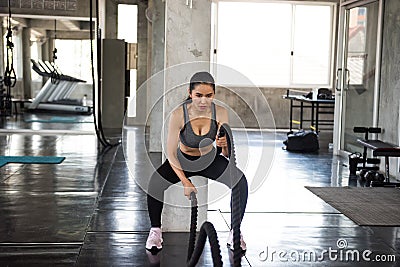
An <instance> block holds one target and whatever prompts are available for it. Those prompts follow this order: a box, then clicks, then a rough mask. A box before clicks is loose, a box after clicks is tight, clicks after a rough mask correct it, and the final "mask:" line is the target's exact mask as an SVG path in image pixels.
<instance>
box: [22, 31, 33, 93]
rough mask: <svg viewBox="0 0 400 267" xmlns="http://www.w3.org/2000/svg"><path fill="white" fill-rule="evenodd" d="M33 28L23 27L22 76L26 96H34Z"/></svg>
mask: <svg viewBox="0 0 400 267" xmlns="http://www.w3.org/2000/svg"><path fill="white" fill-rule="evenodd" d="M31 70H32V63H31V28H23V29H22V77H23V88H24V95H23V97H24V98H32V90H31V88H32V73H31Z"/></svg>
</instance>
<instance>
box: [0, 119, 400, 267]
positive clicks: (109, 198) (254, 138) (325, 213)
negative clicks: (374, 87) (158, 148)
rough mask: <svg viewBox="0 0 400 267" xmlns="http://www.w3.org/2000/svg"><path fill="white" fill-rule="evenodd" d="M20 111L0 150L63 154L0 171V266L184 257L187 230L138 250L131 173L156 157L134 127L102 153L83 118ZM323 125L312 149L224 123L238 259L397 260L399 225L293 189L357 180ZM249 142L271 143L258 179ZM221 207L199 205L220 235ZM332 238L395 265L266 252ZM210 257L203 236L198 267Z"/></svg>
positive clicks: (142, 226) (172, 262)
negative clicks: (289, 146) (294, 149)
mask: <svg viewBox="0 0 400 267" xmlns="http://www.w3.org/2000/svg"><path fill="white" fill-rule="evenodd" d="M25 116H26V117H25V120H24V117H23V116H20V117H19V118H18V119H15V118H10V119H7V120H3V122H2V125H1V126H2V127H1V128H2V129H3V130H1V131H0V144H1V148H0V149H1V152H0V154H1V155H46V156H64V157H66V159H65V160H64V162H63V163H61V164H58V165H49V164H47V165H46V164H43V165H40V164H7V165H6V166H4V167H2V168H0V266H74V265H75V266H185V259H186V249H187V245H186V244H187V239H188V234H187V233H164V249H163V250H162V252H161V253H159V254H158V255H156V256H153V255H151V254H149V253H146V250H145V249H144V243H145V240H146V238H147V231H148V228H149V219H148V216H147V208H146V198H145V194H144V193H143V191H142V190H141V188H140V187H139V186H138V185H137V183H136V182H139V184H143V185H144V184H145V183H143V181H145V180H146V178H148V177H149V175H150V174H151V172H152V166H151V163H150V162H151V160H152V161H153V162H156V163H155V165H157V164H159V162H160V158H159V155H157V154H151V155H150V157H151V160H150V159H149V157H148V156H147V153H146V152H145V150H144V144H145V142H146V140H145V134H144V131H143V128H129V129H128V130H127V131H128V132H129V133H130V137H131V138H130V141H129V142H126V140H125V139H124V140H123V141H124V142H123V145H121V146H118V147H115V148H112V149H108V150H104V149H102V148H101V147H100V146H98V144H97V142H96V138H95V135H94V134H93V124H91V123H87V121H90V119H91V118H90V117H80V116H78V121H80V122H79V123H68V124H67V123H66V124H59V123H39V122H26V120H27V118H31V119H32V118H34V119H37V118H43V117H44V116H45V115H28V114H26V115H25ZM32 129H33V130H35V131H33V130H32ZM330 134H331V133H322V134H321V149H320V151H319V153H317V154H307V155H305V154H294V153H288V152H286V151H284V150H282V149H281V144H282V140H283V139H284V138H285V135H284V134H283V133H282V134H277V136H276V138H275V136H274V135H272V134H271V133H267V134H266V135H267V136H268V138H267V139H266V140H264V141H263V140H261V139H260V138H259V137H260V135H259V134H257V133H256V132H251V131H250V132H247V133H245V132H242V131H235V138H236V143H237V152H238V164H239V166H241V168H242V169H244V172H245V173H246V175H247V177H248V179H249V184H250V185H251V186H250V188H251V194H250V195H249V201H248V207H247V210H246V215H245V218H244V220H243V224H242V232H243V234H244V236H245V239H246V242H247V244H248V251H247V254H246V257H243V258H242V265H243V266H378V265H379V266H400V263H399V261H400V258H399V249H400V241H399V240H400V239H399V237H400V228H398V227H360V226H357V225H356V224H355V223H353V222H352V221H351V220H350V219H348V218H347V217H345V216H344V215H342V214H341V213H339V212H338V211H336V210H335V209H333V208H332V207H330V206H329V205H327V204H326V203H325V202H323V201H322V200H321V199H319V198H318V197H316V196H314V195H313V194H312V193H310V192H309V191H308V190H307V189H305V188H304V186H347V185H352V186H358V183H357V181H354V180H350V179H349V177H348V169H347V167H345V166H344V165H343V163H342V161H341V160H340V159H339V158H336V157H334V156H333V155H332V153H331V151H329V150H328V142H329V139H330ZM124 136H126V135H125V134H124ZM132 140H134V141H132ZM132 142H133V143H132ZM261 147H267V148H268V149H272V150H268V151H269V152H271V151H272V152H273V153H272V152H271V153H268V155H267V156H266V157H265V158H262V159H261V161H259V162H263V163H264V164H266V165H267V166H263V167H265V169H263V170H264V174H265V173H267V174H268V176H266V179H263V180H262V183H261V182H260V181H256V179H255V178H253V176H254V177H255V175H253V172H254V169H255V168H256V167H255V164H256V165H257V164H258V165H260V163H257V161H255V160H254V158H252V157H253V156H255V155H257V153H259V152H260V148H261ZM246 149H248V151H246ZM249 155H250V156H249ZM272 155H273V157H272ZM125 156H127V158H128V159H129V160H128V162H126V160H125V158H126V157H125ZM269 163H270V164H269ZM260 184H261V185H260ZM366 205H367V204H366ZM229 212H230V209H229V196H225V197H223V198H222V199H219V200H218V201H215V202H213V203H212V204H210V205H209V212H208V220H209V221H211V222H212V223H213V224H214V226H215V227H216V229H217V232H218V236H219V240H220V243H221V244H224V243H225V240H226V238H227V235H228V228H227V226H226V221H228V223H229V218H230V213H229ZM338 239H345V240H346V241H347V242H348V246H349V248H352V249H357V250H359V251H364V250H371V251H372V252H373V253H374V255H376V254H385V255H396V262H391V263H386V264H383V263H380V264H378V263H377V262H366V261H362V260H360V261H349V262H345V261H343V260H340V259H337V260H330V259H329V258H327V256H326V255H325V256H326V257H325V258H324V260H323V261H320V262H307V261H299V260H297V261H294V262H293V261H288V262H284V261H282V260H279V259H278V258H277V254H276V253H278V252H279V251H286V252H288V253H289V252H292V253H299V252H307V251H308V252H310V251H316V252H321V251H322V250H323V249H329V248H332V249H335V248H337V246H336V242H337V241H338ZM221 250H222V258H223V261H224V266H229V265H230V262H231V256H232V255H231V253H230V252H229V251H228V249H227V248H226V246H224V245H222V246H221ZM267 252H268V254H266V253H267ZM272 252H276V253H275V254H272ZM265 255H268V258H267V259H265ZM293 255H294V256H296V255H297V254H292V256H293ZM272 257H275V258H272ZM293 259H294V258H293ZM211 265H212V261H211V252H210V249H209V247H208V245H207V246H206V249H205V252H204V253H203V256H202V258H201V260H200V262H199V264H198V266H211Z"/></svg>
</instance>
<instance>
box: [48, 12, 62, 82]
mask: <svg viewBox="0 0 400 267" xmlns="http://www.w3.org/2000/svg"><path fill="white" fill-rule="evenodd" d="M56 39H57V20H54V41H56ZM56 59H57V48H56V47H54V49H53V63H52V64H50V65H51V66H52V67H53V69H52V71H51V75H50V77H51V78H50V82H51V83H52V84H59V83H60V76H61V75H60V73H59V72H58V71H57V69H56Z"/></svg>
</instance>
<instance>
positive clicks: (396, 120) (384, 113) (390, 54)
mask: <svg viewBox="0 0 400 267" xmlns="http://www.w3.org/2000/svg"><path fill="white" fill-rule="evenodd" d="M399 40H400V1H398V0H386V1H385V14H384V29H383V47H382V69H381V90H380V103H379V106H380V110H379V121H378V125H379V126H381V127H382V128H383V130H384V133H383V134H382V139H383V140H385V141H387V142H391V143H394V144H400V134H399V132H400V112H399V109H400V47H399ZM390 163H391V164H392V165H391V173H392V174H393V175H397V176H399V174H398V172H399V171H400V170H399V165H398V160H397V159H396V158H393V159H392V160H391V162H390ZM395 166H396V167H395Z"/></svg>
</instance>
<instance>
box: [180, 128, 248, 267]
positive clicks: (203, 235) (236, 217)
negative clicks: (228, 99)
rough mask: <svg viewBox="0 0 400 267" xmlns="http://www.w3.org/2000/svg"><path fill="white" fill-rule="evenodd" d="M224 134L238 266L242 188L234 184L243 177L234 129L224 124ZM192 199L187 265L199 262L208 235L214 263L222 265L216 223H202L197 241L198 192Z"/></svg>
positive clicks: (234, 246)
mask: <svg viewBox="0 0 400 267" xmlns="http://www.w3.org/2000/svg"><path fill="white" fill-rule="evenodd" d="M224 135H226V138H227V142H228V151H229V163H228V171H229V175H230V177H231V183H232V186H233V188H232V214H233V216H232V228H233V265H234V266H235V267H237V266H241V256H242V250H241V247H240V223H241V216H240V214H241V212H240V188H239V186H234V185H235V184H236V180H237V179H235V178H239V179H240V178H241V177H238V175H240V173H239V172H238V171H237V168H236V154H235V146H234V143H233V136H232V131H231V128H230V127H229V125H228V124H223V125H222V126H221V127H220V132H219V136H220V137H222V136H224ZM190 200H191V223H190V235H189V247H188V256H187V265H188V266H190V267H192V266H195V265H196V264H197V262H198V261H199V259H200V256H201V254H202V252H203V249H204V246H205V243H206V241H207V237H208V240H209V243H210V246H211V256H212V259H213V264H214V266H222V257H221V249H220V246H219V242H218V236H217V232H216V231H215V228H214V225H213V224H212V223H210V222H204V223H203V224H202V225H201V227H200V232H199V238H198V240H197V243H196V229H197V214H198V204H197V198H196V194H195V193H194V192H192V193H191V194H190Z"/></svg>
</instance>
